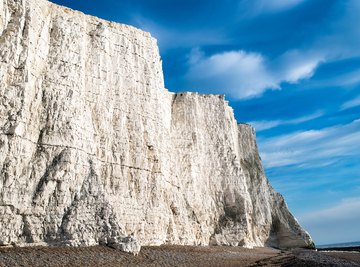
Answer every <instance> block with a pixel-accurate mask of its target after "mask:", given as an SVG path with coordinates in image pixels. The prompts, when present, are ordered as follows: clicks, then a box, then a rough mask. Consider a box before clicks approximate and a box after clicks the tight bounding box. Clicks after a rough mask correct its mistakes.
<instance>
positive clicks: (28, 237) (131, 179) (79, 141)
mask: <svg viewBox="0 0 360 267" xmlns="http://www.w3.org/2000/svg"><path fill="white" fill-rule="evenodd" d="M0 48H1V49H0V244H1V245H9V244H22V245H24V244H25V245H26V244H32V245H34V244H35V245H36V244H48V245H64V244H65V245H71V246H91V245H96V244H110V246H113V247H115V248H119V249H121V250H124V251H128V252H134V253H137V252H138V251H139V250H140V245H139V244H140V243H141V244H142V245H161V244H180V245H209V244H211V245H237V246H246V247H252V246H264V245H271V246H277V247H306V246H309V245H311V244H312V241H311V238H310V236H309V235H308V234H307V233H306V232H305V231H304V230H303V229H302V228H301V226H300V225H299V224H298V222H297V221H296V220H295V218H294V217H293V216H292V215H291V213H290V212H289V210H288V208H287V206H286V203H285V201H284V199H283V198H282V196H281V195H280V194H278V193H276V192H275V191H274V190H273V188H272V187H271V186H270V184H269V182H268V180H267V178H266V177H265V175H264V170H263V167H262V164H261V159H260V157H259V154H258V150H257V145H256V136H255V131H254V129H253V128H252V127H251V126H250V125H247V124H238V123H237V122H236V120H235V118H234V113H233V110H232V108H231V107H229V105H228V102H227V101H226V100H225V99H224V97H223V96H220V95H201V94H198V93H189V92H185V93H176V94H175V93H171V92H169V91H168V90H167V89H165V87H164V78H163V71H162V64H161V59H160V55H159V50H158V47H157V43H156V40H155V39H154V38H152V37H151V35H150V34H149V33H147V32H144V31H142V30H139V29H136V28H134V27H132V26H128V25H123V24H118V23H114V22H109V21H105V20H101V19H99V18H96V17H92V16H87V15H84V14H83V13H81V12H77V11H73V10H71V9H68V8H65V7H62V6H58V5H55V4H52V3H50V2H47V1H45V0H5V1H0ZM131 233H133V236H132V237H131V238H130V239H127V238H128V236H129V235H130V234H131ZM124 240H125V241H124Z"/></svg>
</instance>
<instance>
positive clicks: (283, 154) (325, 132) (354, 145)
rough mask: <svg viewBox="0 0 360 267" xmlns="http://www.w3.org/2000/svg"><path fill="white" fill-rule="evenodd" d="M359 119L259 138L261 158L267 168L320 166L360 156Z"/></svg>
mask: <svg viewBox="0 0 360 267" xmlns="http://www.w3.org/2000/svg"><path fill="white" fill-rule="evenodd" d="M359 140H360V119H359V120H355V121H353V122H352V123H349V124H346V125H336V126H333V127H329V128H324V129H321V130H309V131H304V132H295V133H291V134H287V135H282V136H275V137H271V138H266V139H265V138H261V137H259V138H258V143H259V149H260V155H261V158H262V159H263V162H264V165H265V167H267V168H273V167H281V166H287V165H297V166H298V167H301V166H302V164H307V166H319V165H321V164H323V163H324V162H327V161H329V160H333V159H336V158H341V157H347V156H357V157H359V156H360V142H359Z"/></svg>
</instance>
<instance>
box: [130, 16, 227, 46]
mask: <svg viewBox="0 0 360 267" xmlns="http://www.w3.org/2000/svg"><path fill="white" fill-rule="evenodd" d="M132 24H133V25H136V26H137V27H139V28H141V29H142V30H144V31H148V32H150V33H151V35H152V36H154V37H155V38H156V39H157V41H158V43H159V46H160V49H162V50H166V49H169V48H174V47H175V48H179V47H194V46H206V45H221V44H224V43H225V44H226V43H228V41H227V38H228V37H226V36H224V33H223V32H222V31H219V30H216V29H213V28H210V29H208V28H205V29H203V28H201V27H200V28H194V29H187V28H185V29H182V28H170V27H167V26H166V25H162V24H158V23H157V22H155V21H154V20H151V19H149V18H145V17H143V16H142V15H139V14H134V15H133V17H132Z"/></svg>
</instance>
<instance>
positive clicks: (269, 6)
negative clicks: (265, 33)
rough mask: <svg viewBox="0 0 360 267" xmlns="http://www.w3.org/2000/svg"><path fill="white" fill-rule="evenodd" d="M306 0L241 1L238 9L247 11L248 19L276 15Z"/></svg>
mask: <svg viewBox="0 0 360 267" xmlns="http://www.w3.org/2000/svg"><path fill="white" fill-rule="evenodd" d="M305 1H306V0H286V1H284V0H243V1H241V2H240V9H241V10H247V15H248V16H250V17H253V16H258V15H261V14H268V13H277V12H282V11H286V10H288V9H291V8H294V7H296V6H297V5H299V4H301V3H303V2H305Z"/></svg>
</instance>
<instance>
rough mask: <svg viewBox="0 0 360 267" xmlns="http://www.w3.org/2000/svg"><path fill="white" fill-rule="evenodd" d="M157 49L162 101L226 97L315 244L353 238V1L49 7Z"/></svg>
mask: <svg viewBox="0 0 360 267" xmlns="http://www.w3.org/2000/svg"><path fill="white" fill-rule="evenodd" d="M53 2H56V3H58V4H62V5H65V6H68V7H71V8H74V9H77V10H81V11H83V12H85V13H87V14H92V15H95V16H98V17H101V18H104V19H108V20H112V21H117V22H121V23H126V24H131V25H134V26H136V27H139V28H141V29H144V30H146V31H149V32H151V34H152V35H153V36H154V37H156V38H157V39H158V43H159V46H160V53H161V56H162V59H163V68H164V74H165V84H166V87H167V88H168V89H169V90H170V91H198V92H201V93H219V94H225V95H226V98H227V99H228V100H229V102H230V105H231V106H232V107H233V108H234V112H235V116H236V118H237V120H238V121H239V122H250V123H251V124H252V125H253V126H254V127H255V128H256V130H257V137H258V145H259V149H260V153H261V157H262V159H263V163H264V166H265V171H266V175H267V176H268V178H269V179H270V181H271V183H272V185H273V186H274V187H275V189H276V190H277V191H279V192H280V193H282V194H283V195H284V196H285V198H286V201H287V203H288V205H289V207H290V209H291V211H292V212H293V213H294V215H295V216H296V217H297V219H298V220H299V221H300V223H301V224H302V225H303V226H304V227H305V228H306V229H307V230H308V231H309V232H310V234H311V235H312V237H313V238H314V240H315V242H316V243H317V244H328V243H336V242H347V241H349V242H350V241H359V240H360V27H359V14H360V1H359V0H222V1H215V0H198V1H193V0H181V1H180V0H173V1H169V0H151V1H149V0H138V1H133V0H123V1H121V0H102V1H98V0H92V1H75V0H53Z"/></svg>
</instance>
